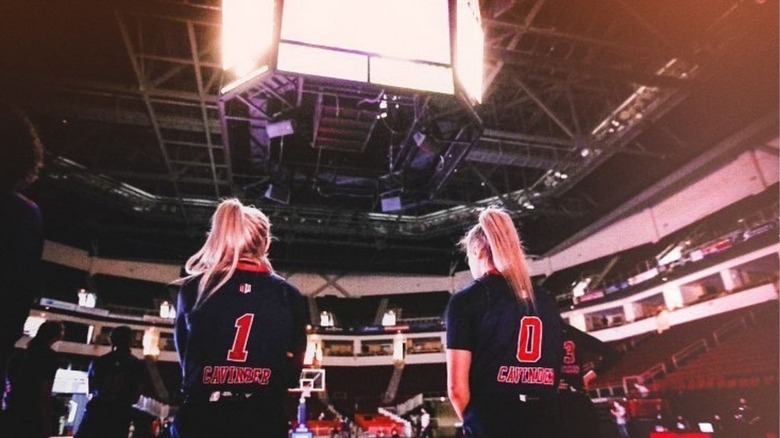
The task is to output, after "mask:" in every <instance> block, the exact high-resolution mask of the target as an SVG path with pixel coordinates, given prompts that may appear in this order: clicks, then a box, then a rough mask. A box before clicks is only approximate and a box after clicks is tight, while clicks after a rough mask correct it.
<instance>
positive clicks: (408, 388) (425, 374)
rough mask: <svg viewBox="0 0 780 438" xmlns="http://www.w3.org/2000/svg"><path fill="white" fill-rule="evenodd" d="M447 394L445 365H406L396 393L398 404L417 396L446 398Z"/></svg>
mask: <svg viewBox="0 0 780 438" xmlns="http://www.w3.org/2000/svg"><path fill="white" fill-rule="evenodd" d="M446 393H447V367H446V365H445V364H443V363H433V364H420V365H406V366H405V367H404V372H403V374H402V375H401V382H400V384H399V385H398V391H397V392H396V396H395V400H396V402H403V401H405V400H407V399H409V398H411V397H414V396H415V395H417V394H423V395H425V396H444V395H446Z"/></svg>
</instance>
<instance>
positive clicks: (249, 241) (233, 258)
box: [174, 198, 273, 304]
mask: <svg viewBox="0 0 780 438" xmlns="http://www.w3.org/2000/svg"><path fill="white" fill-rule="evenodd" d="M270 245H271V223H270V222H269V220H268V217H267V216H266V215H265V214H263V212H262V211H260V210H258V209H257V208H255V207H252V206H245V205H243V204H242V203H241V202H240V201H239V200H238V199H235V198H231V199H226V200H224V201H222V202H221V203H220V204H219V206H218V207H217V211H215V212H214V216H212V217H211V231H210V232H209V234H208V238H207V239H206V243H204V244H203V247H202V248H201V249H200V250H198V252H196V253H195V254H194V255H193V256H192V257H190V258H189V260H187V263H186V264H185V265H184V270H185V271H186V272H187V276H186V277H184V278H181V279H179V280H177V281H176V282H174V283H177V284H183V283H184V282H186V281H187V280H188V279H191V278H193V277H196V276H199V275H202V276H201V278H200V280H199V282H198V299H197V300H196V303H197V304H200V303H203V302H204V301H205V300H206V299H208V298H209V297H210V296H211V295H212V294H213V293H214V292H215V291H216V290H218V289H219V288H220V287H222V286H223V285H224V284H225V283H226V282H227V281H228V280H229V279H230V277H232V276H233V273H234V272H235V271H236V266H238V262H239V261H240V260H247V261H250V262H253V263H259V264H260V265H261V266H264V267H265V268H267V269H268V270H269V271H273V268H272V267H271V262H270V261H268V248H269V246H270Z"/></svg>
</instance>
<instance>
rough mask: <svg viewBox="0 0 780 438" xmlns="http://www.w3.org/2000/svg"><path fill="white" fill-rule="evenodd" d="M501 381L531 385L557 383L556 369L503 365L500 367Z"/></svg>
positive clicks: (499, 377) (498, 379) (499, 380)
mask: <svg viewBox="0 0 780 438" xmlns="http://www.w3.org/2000/svg"><path fill="white" fill-rule="evenodd" d="M496 380H497V381H498V382H499V383H524V384H530V385H546V386H549V385H555V384H556V383H557V382H556V381H555V370H553V369H552V368H547V367H516V366H502V367H499V368H498V376H496Z"/></svg>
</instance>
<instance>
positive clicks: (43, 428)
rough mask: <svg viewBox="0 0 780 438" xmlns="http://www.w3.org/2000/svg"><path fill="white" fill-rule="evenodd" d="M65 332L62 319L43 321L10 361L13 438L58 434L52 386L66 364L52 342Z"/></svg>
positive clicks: (9, 409)
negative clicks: (56, 432) (56, 375)
mask: <svg viewBox="0 0 780 438" xmlns="http://www.w3.org/2000/svg"><path fill="white" fill-rule="evenodd" d="M64 334H65V329H64V327H63V325H62V323H61V322H59V321H46V322H44V323H43V324H41V326H40V327H39V328H38V333H37V334H36V335H35V337H34V338H33V339H31V340H30V342H28V343H27V349H26V350H25V351H22V352H20V353H19V354H17V355H15V356H14V357H13V358H12V359H11V361H10V362H9V364H8V385H7V386H6V393H5V402H6V408H7V413H8V424H9V427H10V432H11V433H10V435H11V436H12V437H13V438H43V437H45V438H49V437H50V436H52V435H55V433H54V431H55V430H56V423H57V417H58V414H59V412H58V411H59V410H58V406H57V402H56V400H55V399H54V397H53V396H52V393H51V389H52V385H53V384H54V376H55V374H56V373H57V369H59V368H61V367H63V364H62V361H61V359H60V358H59V357H58V354H57V352H55V351H54V350H53V349H52V345H53V344H54V343H55V342H57V341H60V340H62V337H63V336H64Z"/></svg>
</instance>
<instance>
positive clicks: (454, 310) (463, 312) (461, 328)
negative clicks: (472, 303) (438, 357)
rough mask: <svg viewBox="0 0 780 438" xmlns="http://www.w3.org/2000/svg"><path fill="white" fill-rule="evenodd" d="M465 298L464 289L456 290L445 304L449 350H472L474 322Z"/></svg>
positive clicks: (473, 344) (473, 345)
mask: <svg viewBox="0 0 780 438" xmlns="http://www.w3.org/2000/svg"><path fill="white" fill-rule="evenodd" d="M466 298H467V295H466V294H465V293H464V291H461V292H458V293H457V294H455V295H453V296H452V297H451V298H450V302H449V304H448V305H447V314H446V324H447V348H448V349H450V350H469V351H474V347H475V340H474V324H473V322H472V321H471V314H470V312H469V311H468V310H469V306H468V303H467V299H466Z"/></svg>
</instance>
